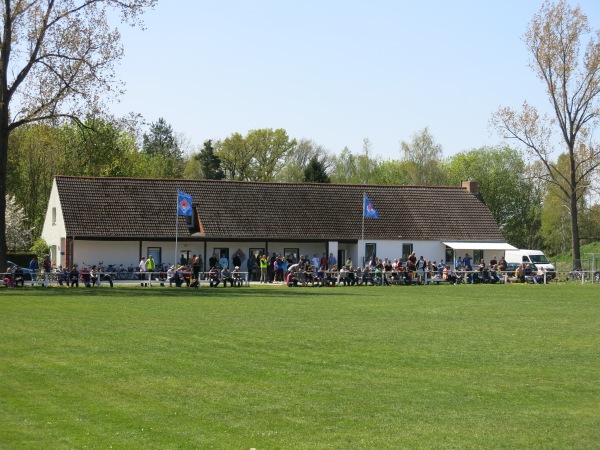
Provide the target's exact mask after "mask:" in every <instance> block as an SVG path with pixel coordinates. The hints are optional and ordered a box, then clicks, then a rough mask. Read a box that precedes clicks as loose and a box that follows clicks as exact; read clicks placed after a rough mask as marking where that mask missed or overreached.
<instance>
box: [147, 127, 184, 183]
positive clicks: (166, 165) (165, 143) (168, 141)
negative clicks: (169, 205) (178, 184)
mask: <svg viewBox="0 0 600 450" xmlns="http://www.w3.org/2000/svg"><path fill="white" fill-rule="evenodd" d="M142 152H143V153H144V154H145V156H146V161H145V164H146V166H147V168H148V170H149V171H150V172H151V173H152V174H153V175H152V176H154V177H157V178H181V177H182V176H183V168H184V161H183V151H182V150H181V148H180V146H179V144H178V142H177V140H176V139H175V135H174V133H173V128H172V127H171V125H169V124H168V123H167V122H166V121H165V119H163V118H162V117H161V118H159V119H158V122H153V123H152V124H151V125H150V131H149V133H148V134H144V137H143V143H142Z"/></svg>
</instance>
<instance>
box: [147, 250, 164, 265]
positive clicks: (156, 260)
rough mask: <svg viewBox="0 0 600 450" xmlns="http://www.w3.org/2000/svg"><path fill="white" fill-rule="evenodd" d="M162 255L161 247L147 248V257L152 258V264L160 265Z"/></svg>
mask: <svg viewBox="0 0 600 450" xmlns="http://www.w3.org/2000/svg"><path fill="white" fill-rule="evenodd" d="M161 253H162V248H161V247H148V255H147V256H148V257H150V256H152V257H153V258H154V263H155V264H156V265H157V266H158V265H160V264H162V261H161V259H160V257H161Z"/></svg>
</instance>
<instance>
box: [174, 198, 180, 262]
mask: <svg viewBox="0 0 600 450" xmlns="http://www.w3.org/2000/svg"><path fill="white" fill-rule="evenodd" d="M175 215H176V219H175V261H173V264H174V265H175V267H177V264H178V263H177V238H178V237H179V236H178V235H179V189H177V208H175Z"/></svg>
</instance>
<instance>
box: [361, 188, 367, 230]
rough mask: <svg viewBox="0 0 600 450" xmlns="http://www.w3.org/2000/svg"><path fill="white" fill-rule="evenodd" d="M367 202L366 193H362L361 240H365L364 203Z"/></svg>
mask: <svg viewBox="0 0 600 450" xmlns="http://www.w3.org/2000/svg"><path fill="white" fill-rule="evenodd" d="M366 201H367V193H366V192H363V204H362V240H363V241H364V240H365V203H366Z"/></svg>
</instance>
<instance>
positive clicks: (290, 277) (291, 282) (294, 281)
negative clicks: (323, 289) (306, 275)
mask: <svg viewBox="0 0 600 450" xmlns="http://www.w3.org/2000/svg"><path fill="white" fill-rule="evenodd" d="M285 281H286V284H287V285H288V286H289V287H292V286H298V277H297V276H296V271H294V270H290V271H289V272H288V274H287V278H286V280H285Z"/></svg>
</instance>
